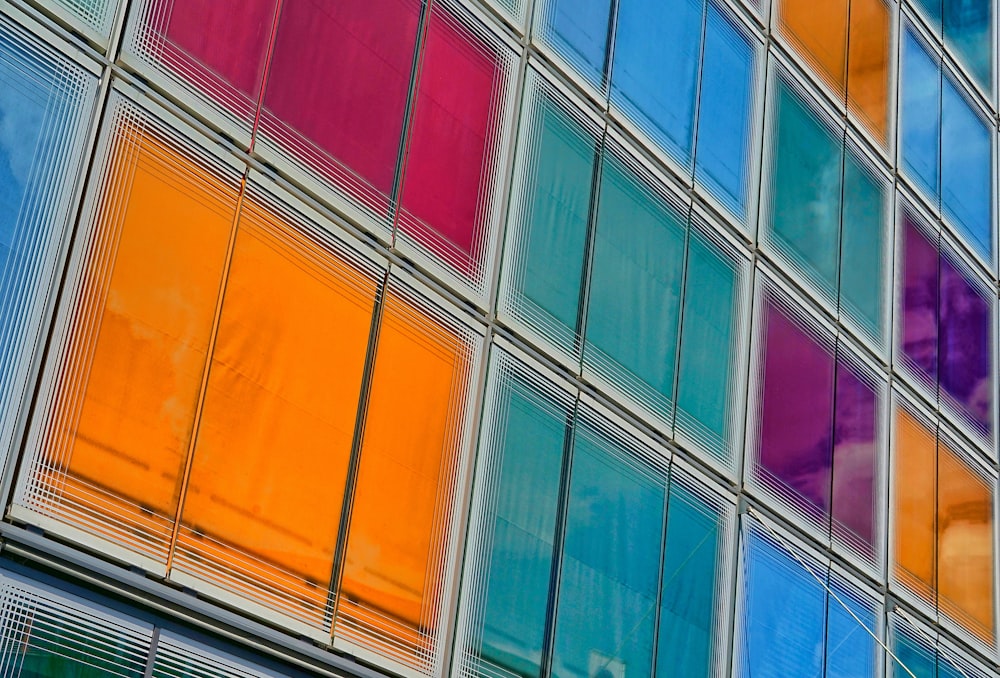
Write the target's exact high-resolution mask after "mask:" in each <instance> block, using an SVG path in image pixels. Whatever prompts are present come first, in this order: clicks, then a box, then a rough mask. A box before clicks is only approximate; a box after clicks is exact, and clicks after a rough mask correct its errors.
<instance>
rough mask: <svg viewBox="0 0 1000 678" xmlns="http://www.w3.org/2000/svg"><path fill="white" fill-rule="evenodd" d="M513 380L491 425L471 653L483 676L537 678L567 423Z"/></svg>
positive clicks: (539, 397) (543, 399)
mask: <svg viewBox="0 0 1000 678" xmlns="http://www.w3.org/2000/svg"><path fill="white" fill-rule="evenodd" d="M494 374H495V375H496V374H497V372H496V371H494ZM516 379H517V378H516V377H514V378H513V380H512V382H511V383H510V384H509V385H506V384H505V386H504V388H505V390H504V392H503V393H502V394H501V395H500V398H501V401H500V403H501V404H500V405H498V407H497V409H498V412H499V413H500V415H499V417H500V420H499V421H497V422H496V423H495V424H494V426H495V430H494V433H493V435H494V436H495V438H494V439H493V441H492V445H493V446H494V447H493V450H495V452H494V454H495V455H496V461H494V462H493V464H495V465H496V466H495V467H494V468H496V471H495V473H496V476H497V477H496V479H495V480H493V482H492V483H491V487H492V488H494V489H493V492H494V493H495V499H494V501H495V508H494V509H493V515H492V522H491V523H488V524H487V526H486V529H487V530H492V540H491V542H490V544H491V548H490V551H489V553H488V554H485V555H486V557H487V558H488V560H487V564H486V565H485V567H486V568H487V569H486V573H485V583H484V585H483V586H484V588H485V591H484V593H483V596H484V598H485V600H484V602H483V609H482V612H481V615H482V632H481V640H480V641H479V644H478V647H476V648H475V651H476V653H477V654H478V655H479V656H480V658H481V661H482V662H483V663H484V664H486V665H487V666H482V667H481V668H480V671H482V672H483V673H484V674H489V675H493V674H496V673H499V672H500V671H510V672H512V673H514V674H517V675H522V676H538V675H539V672H540V671H541V660H542V648H543V645H544V643H545V617H546V609H547V607H548V592H549V582H550V577H551V574H552V572H551V570H552V559H553V549H554V544H555V533H556V515H557V510H558V503H559V482H560V471H561V468H562V460H563V452H564V448H565V437H566V435H567V431H568V426H569V421H568V418H567V413H566V412H565V411H560V410H559V409H558V407H557V406H556V405H555V404H553V403H550V402H548V398H546V397H545V396H544V395H542V394H541V393H537V392H534V391H533V390H529V388H528V387H527V386H526V385H522V384H521V383H519V380H517V381H514V380H516ZM491 451H492V450H491ZM491 480H492V479H491ZM491 499H492V498H491Z"/></svg>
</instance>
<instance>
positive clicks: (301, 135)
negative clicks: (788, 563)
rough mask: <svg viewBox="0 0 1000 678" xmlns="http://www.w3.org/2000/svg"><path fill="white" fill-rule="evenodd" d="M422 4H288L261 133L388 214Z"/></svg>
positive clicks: (411, 0) (370, 0)
mask: <svg viewBox="0 0 1000 678" xmlns="http://www.w3.org/2000/svg"><path fill="white" fill-rule="evenodd" d="M420 6H421V3H420V1H419V0H345V1H343V2H336V3H333V4H330V3H325V2H320V1H319V0H294V1H293V2H285V3H283V5H282V9H281V17H280V19H279V21H278V26H277V29H276V30H277V34H276V36H275V42H274V55H273V58H272V59H271V64H270V68H269V75H268V81H267V89H266V91H265V94H264V109H263V111H262V120H261V127H262V131H263V134H264V136H265V138H266V139H267V140H268V141H272V142H277V143H278V144H279V145H280V146H281V147H282V148H283V149H285V150H286V151H289V152H291V153H292V154H293V155H294V156H295V157H296V158H297V159H298V160H299V161H300V162H303V163H305V164H307V165H308V166H309V167H311V168H312V169H314V170H316V171H318V172H319V173H320V175H321V176H322V177H323V179H324V180H325V181H328V182H332V183H333V184H334V185H335V186H337V187H338V188H340V189H342V190H346V191H348V192H349V193H350V194H351V195H352V196H353V197H354V198H356V199H357V200H359V201H360V202H361V203H362V204H363V205H364V206H366V207H368V208H371V209H372V210H375V211H376V212H378V213H381V214H383V215H385V214H386V213H387V212H388V209H389V199H390V196H391V194H392V191H393V186H394V181H395V176H396V163H397V158H398V156H399V153H400V144H401V139H402V135H403V119H404V115H405V111H406V104H407V96H408V92H409V87H410V75H411V70H412V67H413V54H414V48H415V45H416V38H417V26H418V23H419V18H420Z"/></svg>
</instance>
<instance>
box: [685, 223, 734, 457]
mask: <svg viewBox="0 0 1000 678" xmlns="http://www.w3.org/2000/svg"><path fill="white" fill-rule="evenodd" d="M745 276H746V270H745V265H744V266H741V265H740V264H739V263H737V261H736V260H734V259H733V258H731V257H730V256H728V255H727V254H726V253H725V252H724V251H723V250H722V249H721V248H720V247H719V246H718V245H717V244H716V243H715V242H713V241H711V240H710V239H709V238H707V237H706V236H705V235H704V234H703V233H701V231H700V230H699V229H697V228H691V230H690V237H689V238H688V256H687V267H686V272H685V281H684V311H683V323H682V326H681V346H680V359H679V364H678V372H679V374H678V382H677V419H676V426H677V429H678V431H680V432H683V433H685V434H686V435H687V436H689V437H691V438H693V439H694V440H695V441H696V442H697V443H699V444H700V445H701V446H702V447H703V448H704V449H705V450H707V451H708V452H709V454H712V455H714V456H716V457H717V458H718V459H719V460H721V461H723V462H724V463H727V464H729V463H732V461H733V456H734V455H733V451H734V447H735V445H736V444H737V441H736V440H734V437H735V436H736V433H735V432H734V425H738V426H739V427H740V428H742V425H743V416H742V401H743V398H744V396H743V392H742V389H741V388H740V386H741V384H742V381H743V376H744V375H743V365H745V363H744V353H745V350H746V348H745V346H744V339H743V325H744V316H745V311H744V305H745V304H744V302H745V300H744V298H743V286H744V282H745Z"/></svg>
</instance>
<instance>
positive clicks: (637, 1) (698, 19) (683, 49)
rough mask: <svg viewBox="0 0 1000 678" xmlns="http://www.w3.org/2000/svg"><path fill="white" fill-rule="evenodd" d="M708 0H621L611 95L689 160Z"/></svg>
mask: <svg viewBox="0 0 1000 678" xmlns="http://www.w3.org/2000/svg"><path fill="white" fill-rule="evenodd" d="M703 15H704V0H620V3H619V7H618V24H617V27H616V29H615V55H614V67H613V71H612V79H611V100H612V101H613V102H614V103H615V104H616V105H617V106H619V107H620V108H621V109H622V110H623V111H624V112H625V113H626V114H627V115H628V116H629V117H630V118H632V119H633V120H634V121H635V122H636V124H638V125H639V127H641V128H642V129H643V130H644V131H645V132H646V133H647V134H648V135H649V136H650V138H651V139H652V140H653V142H654V143H656V144H657V145H659V146H660V147H662V148H663V149H664V150H665V151H667V152H668V153H670V154H671V155H672V156H674V157H675V158H677V159H678V160H679V161H680V162H681V163H682V164H684V165H688V164H689V163H690V161H691V155H692V146H693V143H694V114H695V103H696V101H697V98H698V62H699V58H700V56H701V33H702V17H703Z"/></svg>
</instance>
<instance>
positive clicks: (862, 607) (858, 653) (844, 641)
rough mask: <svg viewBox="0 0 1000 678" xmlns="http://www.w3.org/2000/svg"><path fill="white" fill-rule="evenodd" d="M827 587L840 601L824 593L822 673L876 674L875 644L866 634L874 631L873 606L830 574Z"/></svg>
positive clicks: (839, 677) (837, 677) (832, 676)
mask: <svg viewBox="0 0 1000 678" xmlns="http://www.w3.org/2000/svg"><path fill="white" fill-rule="evenodd" d="M830 589H831V590H832V591H833V593H834V594H836V596H837V598H839V599H840V600H839V601H838V600H837V598H834V597H833V596H832V595H829V594H828V596H827V603H826V605H827V620H826V661H825V673H824V675H825V676H826V678H856V677H862V676H870V677H871V678H874V677H875V676H878V675H879V673H878V652H877V650H878V645H877V644H876V642H875V640H874V639H873V638H872V637H871V635H869V633H877V630H878V620H877V616H876V615H877V613H876V611H875V610H874V609H873V607H874V606H873V605H872V604H871V603H870V602H864V601H862V600H861V597H860V596H859V595H857V594H856V593H854V592H853V591H851V590H850V588H849V587H848V586H845V585H843V584H841V583H839V582H837V581H835V580H833V578H832V577H831V582H830ZM845 606H846V607H847V609H844V607H845ZM862 626H863V627H864V628H862Z"/></svg>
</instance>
